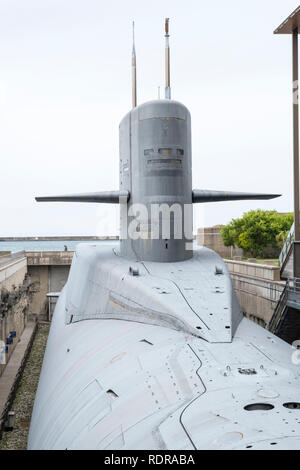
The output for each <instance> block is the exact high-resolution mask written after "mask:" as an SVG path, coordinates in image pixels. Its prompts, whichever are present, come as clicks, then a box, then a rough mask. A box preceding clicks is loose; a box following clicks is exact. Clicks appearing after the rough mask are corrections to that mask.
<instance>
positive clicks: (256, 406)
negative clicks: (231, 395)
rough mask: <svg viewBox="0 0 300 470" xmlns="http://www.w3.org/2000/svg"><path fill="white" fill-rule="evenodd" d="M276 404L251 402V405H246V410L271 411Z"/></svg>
mask: <svg viewBox="0 0 300 470" xmlns="http://www.w3.org/2000/svg"><path fill="white" fill-rule="evenodd" d="M273 408H274V406H273V405H271V404H270V403H251V404H250V405H246V406H244V410H246V411H269V410H273Z"/></svg>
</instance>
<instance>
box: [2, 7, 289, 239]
mask: <svg viewBox="0 0 300 470" xmlns="http://www.w3.org/2000/svg"><path fill="white" fill-rule="evenodd" d="M297 6H298V1H296V0H251V1H245V0H243V1H241V0H227V1H226V2H225V1H224V0H215V1H214V2H212V1H209V0H195V1H194V0H186V1H184V2H183V1H182V0H165V1H164V0H152V1H151V2H149V0H138V1H134V0H126V1H124V0H118V1H114V0H111V1H110V2H108V1H103V0H97V1H96V0H0V156H1V166H0V213H1V217H0V236H23V235H24V236H25V235H94V234H95V235H103V234H105V235H107V234H112V235H113V234H116V232H117V229H118V207H114V206H111V205H101V204H76V203H72V204H71V203H70V204H65V203H40V204H38V203H36V202H35V201H34V196H36V195H51V194H53V195H54V194H67V193H76V192H78V193H80V192H87V191H88V192H90V191H99V190H110V189H118V187H119V180H118V171H119V168H118V165H119V149H118V126H119V122H120V120H121V119H122V117H123V115H124V114H126V112H127V111H128V110H129V109H130V107H131V37H132V34H131V23H132V20H135V24H136V50H137V67H138V69H137V79H138V102H139V103H142V102H144V101H148V100H151V99H153V98H156V97H157V87H158V86H161V89H162V90H163V87H164V18H165V17H170V33H171V38H170V45H171V87H172V97H173V98H174V99H176V100H178V101H181V102H182V103H184V104H185V105H186V106H187V107H188V108H189V110H190V112H191V115H192V142H193V186H194V188H199V189H201V188H203V189H216V190H231V191H253V192H255V191H259V192H271V193H282V194H283V196H282V197H281V198H280V199H277V200H273V201H265V202H263V201H249V202H248V201H244V202H227V203H215V204H206V205H197V208H196V213H197V214H196V215H197V219H196V226H197V225H203V224H204V225H205V226H210V225H215V224H219V223H227V222H229V221H230V220H231V218H233V217H239V216H241V215H242V214H243V212H245V211H248V210H250V209H256V208H262V209H276V210H278V211H284V212H285V211H291V210H293V199H292V98H291V82H292V79H291V37H290V36H275V35H273V31H274V29H275V28H276V27H277V26H278V25H279V24H280V23H281V22H282V21H283V20H284V19H285V18H286V17H287V16H288V15H289V14H290V13H291V12H292V11H293V10H294V9H295V8H296V7H297Z"/></svg>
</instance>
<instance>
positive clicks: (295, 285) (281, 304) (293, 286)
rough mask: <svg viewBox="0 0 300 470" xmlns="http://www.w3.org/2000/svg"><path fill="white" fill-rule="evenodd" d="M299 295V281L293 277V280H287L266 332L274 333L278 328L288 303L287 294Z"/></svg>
mask: <svg viewBox="0 0 300 470" xmlns="http://www.w3.org/2000/svg"><path fill="white" fill-rule="evenodd" d="M290 292H293V293H299V294H300V279H299V278H297V277H295V278H293V279H291V278H289V279H288V280H287V281H286V284H285V287H284V289H283V291H282V294H281V296H280V298H279V300H278V303H277V305H276V308H275V311H274V314H273V316H272V318H271V320H270V323H269V326H268V330H269V331H271V332H272V333H275V332H276V330H277V327H278V326H279V323H280V322H281V320H282V316H283V314H284V311H285V307H286V304H287V301H288V297H289V293H290Z"/></svg>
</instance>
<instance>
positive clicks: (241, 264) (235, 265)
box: [225, 260, 280, 281]
mask: <svg viewBox="0 0 300 470" xmlns="http://www.w3.org/2000/svg"><path fill="white" fill-rule="evenodd" d="M225 261H226V264H227V267H228V270H229V272H230V273H231V274H241V275H243V276H249V277H253V278H258V279H266V280H269V281H280V268H279V267H277V266H270V265H267V264H257V263H249V262H245V261H232V260H225Z"/></svg>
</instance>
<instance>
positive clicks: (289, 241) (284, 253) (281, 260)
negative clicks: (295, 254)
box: [279, 224, 295, 268]
mask: <svg viewBox="0 0 300 470" xmlns="http://www.w3.org/2000/svg"><path fill="white" fill-rule="evenodd" d="M294 238H295V226H294V224H293V225H292V226H291V229H290V231H289V234H288V236H287V239H286V241H285V244H284V245H283V248H282V250H281V253H280V255H279V266H280V267H281V268H282V266H283V264H284V262H285V260H286V258H287V256H288V254H289V252H290V250H291V246H292V244H293V242H294Z"/></svg>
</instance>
